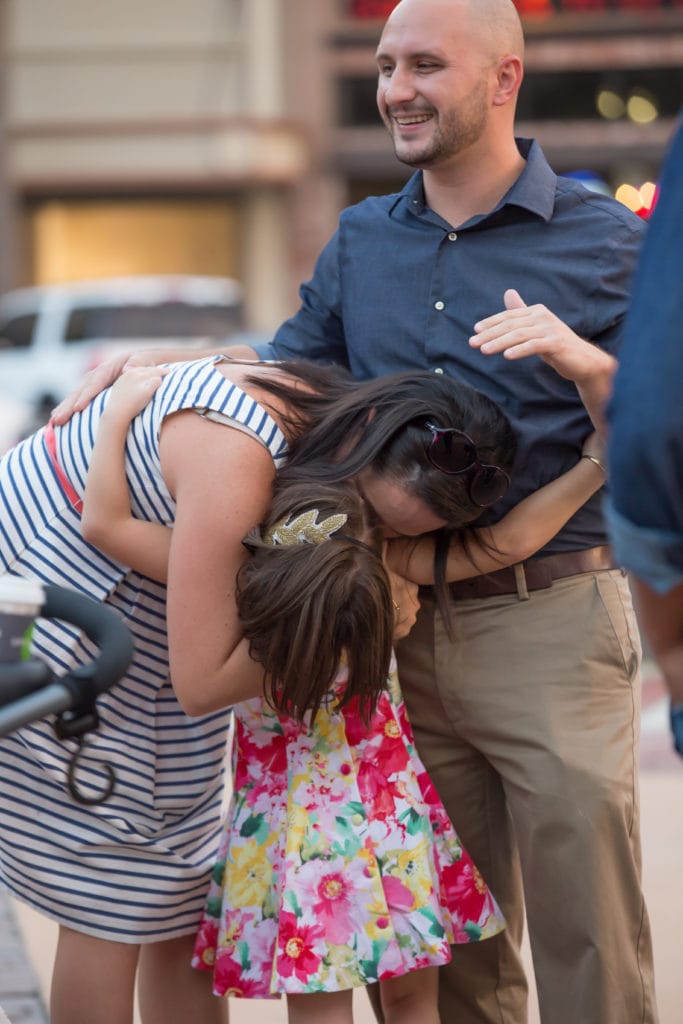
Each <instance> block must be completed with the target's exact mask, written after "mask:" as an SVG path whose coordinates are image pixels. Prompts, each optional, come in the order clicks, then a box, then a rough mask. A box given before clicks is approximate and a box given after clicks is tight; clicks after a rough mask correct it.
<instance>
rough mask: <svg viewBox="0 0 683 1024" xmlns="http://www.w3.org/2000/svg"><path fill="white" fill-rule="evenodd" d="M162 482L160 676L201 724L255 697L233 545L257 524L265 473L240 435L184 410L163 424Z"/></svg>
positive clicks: (239, 557) (259, 687) (264, 501)
mask: <svg viewBox="0 0 683 1024" xmlns="http://www.w3.org/2000/svg"><path fill="white" fill-rule="evenodd" d="M160 449H161V467H162V472H163V475H164V479H165V480H166V482H167V485H168V487H169V489H170V491H171V493H172V494H173V496H174V497H175V500H176V517H175V523H174V527H173V531H172V537H171V551H170V557H169V566H168V593H167V625H168V646H169V657H170V670H171V672H170V674H171V678H172V680H173V686H174V689H175V692H176V695H177V697H178V700H179V701H180V703H181V705H182V706H183V708H184V710H185V711H186V712H187V713H188V714H190V715H203V714H207V713H209V712H211V711H214V710H217V709H218V708H223V707H227V706H228V705H230V704H235V703H238V702H239V701H243V700H247V699H249V698H251V697H257V696H262V695H263V692H264V691H263V684H264V673H263V667H262V666H261V665H260V664H259V663H258V662H255V661H253V660H252V659H251V658H250V657H249V645H248V642H247V641H245V640H244V639H243V637H242V627H241V623H240V620H239V615H238V611H237V602H236V587H237V576H238V573H239V570H240V568H241V567H242V565H243V564H244V562H245V561H246V559H247V558H248V557H249V556H248V552H247V549H246V548H245V547H244V545H243V543H242V540H243V538H244V537H245V536H246V535H247V534H248V533H249V531H250V530H251V529H253V528H254V527H255V526H256V525H257V524H258V523H260V522H262V521H263V519H264V518H265V515H266V512H267V510H268V507H269V505H270V502H271V500H272V488H273V482H274V479H275V467H274V464H273V460H272V457H271V455H270V453H269V452H268V450H267V449H266V448H264V447H263V445H261V444H260V443H259V442H258V441H255V440H254V439H253V438H251V437H249V436H247V435H246V434H244V433H242V432H240V431H237V430H232V429H230V428H229V427H226V426H225V425H223V424H218V423H215V422H212V421H211V420H208V419H206V418H204V417H202V416H197V415H196V414H194V413H192V412H190V411H187V412H180V413H176V414H175V415H173V416H170V417H169V418H168V419H167V420H165V421H164V425H163V427H162V431H161V440H160Z"/></svg>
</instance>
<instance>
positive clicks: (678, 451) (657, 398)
mask: <svg viewBox="0 0 683 1024" xmlns="http://www.w3.org/2000/svg"><path fill="white" fill-rule="evenodd" d="M682 237H683V127H682V128H679V130H678V133H677V135H676V137H675V140H674V143H673V145H672V147H671V149H670V152H669V156H668V159H667V161H666V164H665V168H664V173H663V175H662V179H661V195H660V199H659V202H658V204H657V207H656V209H655V212H654V214H653V217H652V219H651V221H650V226H649V229H648V233H647V235H646V238H645V243H644V245H643V250H642V253H641V258H640V261H639V264H638V268H637V271H636V276H635V279H634V285H633V295H632V302H631V306H630V309H629V312H628V316H627V319H626V326H625V331H624V340H623V344H622V347H621V352H620V365H619V369H618V371H617V374H616V377H615V383H614V394H613V396H612V401H611V402H610V405H609V408H608V419H609V425H610V430H609V448H608V459H609V467H610V492H611V504H612V509H613V513H614V514H616V515H617V516H618V517H620V518H618V519H616V518H614V517H613V523H614V524H615V526H614V528H615V531H616V532H615V538H618V543H620V545H621V547H622V552H621V556H620V557H621V558H622V559H623V561H624V564H626V565H627V567H632V568H633V569H634V571H637V572H638V575H640V576H642V577H643V579H645V580H646V581H648V582H649V580H648V575H647V572H646V571H644V570H646V568H647V565H646V563H647V558H648V557H651V558H653V559H654V560H655V562H656V563H657V564H658V565H659V566H660V569H661V565H662V563H663V562H666V564H668V565H669V566H670V568H671V569H672V571H673V572H674V573H676V572H678V573H680V572H682V571H683V545H682V543H681V537H682V535H683V288H682V287H681V282H682V281H683V245H681V238H682ZM631 547H632V551H633V553H632V554H631V553H629V550H628V549H629V548H631ZM637 550H638V551H639V552H640V554H639V555H638V556H636V551H637ZM647 552H649V555H648V554H647ZM636 557H638V559H639V566H640V569H639V570H636V567H635V565H633V564H631V563H632V559H635V558H636ZM654 571H655V570H654V569H653V572H654ZM659 571H660V570H657V572H659ZM653 585H654V584H653Z"/></svg>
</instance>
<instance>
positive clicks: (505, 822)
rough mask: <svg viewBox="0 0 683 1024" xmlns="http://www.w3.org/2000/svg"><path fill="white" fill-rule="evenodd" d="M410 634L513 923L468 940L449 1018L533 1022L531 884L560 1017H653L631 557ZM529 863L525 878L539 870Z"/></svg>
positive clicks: (552, 1020) (459, 804)
mask: <svg viewBox="0 0 683 1024" xmlns="http://www.w3.org/2000/svg"><path fill="white" fill-rule="evenodd" d="M452 612H453V625H454V630H455V634H456V636H455V641H454V642H450V641H449V640H448V637H447V635H446V632H445V629H444V626H443V624H442V622H441V620H440V618H439V616H438V614H435V609H434V605H433V603H432V602H431V601H430V600H429V599H427V601H425V602H424V606H423V610H422V612H421V613H420V617H419V619H418V622H417V625H416V626H415V628H414V630H413V632H412V633H411V634H410V636H409V637H408V638H407V639H406V640H405V641H404V642H403V643H402V644H401V645H400V647H399V674H400V680H401V685H402V688H403V693H404V696H405V700H406V704H407V707H408V711H409V714H410V719H411V722H412V725H413V729H414V731H415V739H416V742H417V746H418V748H419V750H420V753H421V755H422V758H423V760H424V762H425V764H426V766H427V768H428V769H429V771H430V773H431V775H432V778H433V780H434V782H435V784H436V786H437V789H438V790H439V792H440V794H441V797H442V799H443V801H444V803H445V805H446V807H447V809H448V811H449V813H450V815H451V818H452V819H453V822H454V824H455V827H456V829H457V831H458V833H459V834H460V837H461V839H462V840H463V842H464V844H465V846H466V847H467V849H468V850H469V852H470V854H471V855H472V857H473V858H474V861H475V863H476V864H477V866H478V867H479V869H480V870H481V872H482V874H483V875H484V877H485V879H486V881H487V882H488V884H489V885H490V887H491V889H492V891H493V893H494V895H495V896H496V898H497V899H498V901H499V902H500V905H501V908H502V909H503V911H504V913H505V914H506V917H507V919H508V929H507V932H505V933H503V934H502V936H499V937H497V938H494V939H490V940H487V941H485V942H480V943H473V944H471V945H468V946H456V947H454V948H453V961H452V963H451V964H449V965H448V966H447V967H445V968H442V977H441V984H440V1008H441V1017H442V1020H443V1022H444V1024H484V1022H486V1024H494V1022H495V1024H522V1022H523V1021H526V1019H527V1018H526V981H525V979H524V975H523V971H522V965H521V961H520V957H519V943H520V938H521V932H522V914H523V911H522V884H523V893H524V902H525V904H526V913H527V920H528V928H529V936H530V941H531V949H532V955H533V961H534V969H535V973H536V978H537V985H538V995H539V1003H540V1008H541V1017H542V1020H543V1024H654V1022H656V1020H657V1013H656V1008H655V1001H654V982H653V969H652V954H651V944H650V930H649V924H648V918H647V912H646V909H645V905H644V902H643V896H642V892H641V886H640V841H639V831H638V817H639V814H638V733H639V718H640V681H639V665H640V643H639V638H638V630H637V625H636V622H635V617H634V614H633V609H632V605H631V597H630V592H629V589H628V584H627V581H626V579H625V578H624V575H623V574H622V573H621V571H619V570H602V571H599V572H595V573H586V574H582V575H579V576H572V577H569V578H567V579H563V580H559V581H557V582H555V583H554V584H553V586H552V587H550V588H548V589H545V590H537V591H533V592H531V594H529V595H528V599H520V598H518V596H517V595H505V596H501V597H488V598H479V599H476V600H465V601H457V602H453V604H452ZM522 880H523V883H522Z"/></svg>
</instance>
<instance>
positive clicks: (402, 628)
mask: <svg viewBox="0 0 683 1024" xmlns="http://www.w3.org/2000/svg"><path fill="white" fill-rule="evenodd" d="M386 549H387V545H386V542H385V544H384V547H383V554H386ZM385 565H386V560H385ZM387 575H388V576H389V583H390V584H391V599H392V601H393V604H394V612H395V615H394V640H403V638H404V637H406V636H408V633H410V631H411V629H412V628H413V626H414V625H415V620H416V619H417V613H418V612H419V610H420V599H419V597H418V588H417V583H412V582H411V581H410V580H407V579H406V578H405V576H399V574H398V573H396V572H392V571H391V569H389V568H387Z"/></svg>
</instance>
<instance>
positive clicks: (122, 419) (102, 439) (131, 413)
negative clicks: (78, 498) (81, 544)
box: [81, 366, 171, 583]
mask: <svg viewBox="0 0 683 1024" xmlns="http://www.w3.org/2000/svg"><path fill="white" fill-rule="evenodd" d="M163 377H164V372H163V371H162V370H159V369H158V368H157V367H156V366H155V367H142V368H136V369H129V370H127V372H126V373H124V374H123V375H122V376H121V377H120V378H119V380H118V381H117V382H116V383H115V384H114V386H113V388H112V390H111V393H110V394H109V396H108V397H107V403H106V405H105V408H104V412H103V413H102V416H101V418H100V421H99V424H98V428H97V435H96V438H95V446H94V449H93V452H92V456H91V459H90V463H89V466H88V475H87V477H86V482H85V493H84V496H83V517H82V520H81V531H82V533H83V537H84V539H85V540H87V541H88V543H90V544H93V545H94V546H95V547H97V548H99V549H100V550H101V551H103V552H104V553H105V554H106V555H109V556H110V558H114V559H115V560H116V561H117V562H123V564H124V565H128V566H130V567H131V569H135V570H136V571H137V572H141V573H143V575H145V576H149V577H150V578H151V579H154V580H158V581H159V582H161V583H163V582H165V581H166V575H167V572H168V554H169V550H170V546H171V530H170V529H169V528H168V527H166V526H162V525H159V524H157V523H150V522H146V521H144V520H141V519H136V518H134V516H133V514H132V512H131V507H130V496H129V493H128V481H127V480H126V468H125V448H126V435H127V434H128V428H129V427H130V423H131V420H132V419H133V418H134V417H135V416H136V415H137V414H138V413H139V412H140V410H141V409H143V408H144V407H145V406H146V405H147V403H148V402H149V400H150V399H151V397H152V395H153V394H154V392H155V391H156V389H157V388H158V387H159V384H160V383H161V381H162V380H163Z"/></svg>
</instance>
